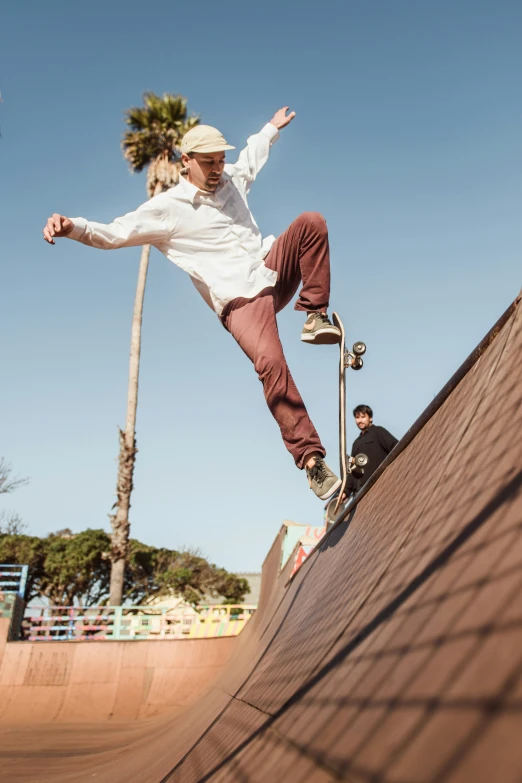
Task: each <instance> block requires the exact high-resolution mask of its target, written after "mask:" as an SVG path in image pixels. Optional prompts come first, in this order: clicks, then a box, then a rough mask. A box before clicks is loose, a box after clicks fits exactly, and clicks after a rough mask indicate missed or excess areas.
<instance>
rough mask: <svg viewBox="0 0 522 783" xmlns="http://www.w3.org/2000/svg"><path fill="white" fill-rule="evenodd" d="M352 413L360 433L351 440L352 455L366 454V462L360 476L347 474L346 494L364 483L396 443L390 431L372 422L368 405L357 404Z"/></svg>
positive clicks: (355, 490) (354, 490)
mask: <svg viewBox="0 0 522 783" xmlns="http://www.w3.org/2000/svg"><path fill="white" fill-rule="evenodd" d="M353 415H354V418H355V423H356V425H357V427H359V429H360V431H361V434H360V435H359V437H358V438H357V439H356V440H354V442H353V446H352V457H355V455H356V454H366V456H367V457H368V464H367V465H366V467H365V468H364V475H363V477H362V478H360V479H355V478H354V477H353V476H348V483H347V485H346V494H347V495H349V494H350V493H354V492H358V491H359V490H360V489H361V487H363V486H364V485H365V484H366V482H367V481H368V479H369V478H370V476H371V475H372V473H375V471H376V470H377V468H378V467H379V465H380V464H381V462H382V461H383V460H384V459H385V458H386V457H387V456H388V454H389V453H390V451H391V450H392V449H393V447H394V446H395V444H396V443H398V440H397V438H394V437H393V435H392V434H391V432H388V430H386V429H385V428H384V427H379V426H378V425H376V424H374V423H373V411H372V409H371V408H370V406H369V405H357V407H356V408H354V410H353Z"/></svg>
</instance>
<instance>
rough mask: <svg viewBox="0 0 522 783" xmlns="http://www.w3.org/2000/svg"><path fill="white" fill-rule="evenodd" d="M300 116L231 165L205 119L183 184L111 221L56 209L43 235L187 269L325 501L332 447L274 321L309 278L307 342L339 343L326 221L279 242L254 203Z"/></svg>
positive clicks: (277, 120)
mask: <svg viewBox="0 0 522 783" xmlns="http://www.w3.org/2000/svg"><path fill="white" fill-rule="evenodd" d="M294 117H295V112H290V113H288V106H285V107H283V108H282V109H279V111H277V112H276V113H275V114H274V116H273V117H272V119H271V120H270V122H269V123H267V124H266V125H265V126H264V127H263V128H262V129H261V131H260V132H259V133H257V134H255V135H254V136H250V138H249V139H248V140H247V145H246V147H245V149H243V150H242V152H241V153H240V155H239V158H238V160H237V162H236V163H233V164H228V163H225V152H226V151H227V150H232V149H234V147H232V146H231V145H230V144H227V142H226V140H225V138H224V136H223V135H222V134H221V133H220V132H219V131H218V130H217V129H216V128H213V127H211V126H209V125H198V126H196V127H195V128H192V130H190V131H188V133H186V134H185V136H184V138H183V140H182V143H181V153H182V156H181V161H182V164H183V167H184V168H183V169H182V171H181V176H180V178H179V182H178V184H177V185H175V186H174V187H172V188H170V189H169V190H166V191H165V192H163V193H160V194H159V195H157V196H155V197H154V198H151V199H150V200H149V201H147V202H146V203H145V204H142V205H141V206H140V207H138V209H137V210H136V211H134V212H130V213H128V214H126V215H123V216H122V217H120V218H117V219H116V220H114V221H113V222H112V223H109V224H102V223H95V222H93V221H89V220H86V219H85V218H72V219H71V218H68V217H65V216H64V215H60V214H57V213H55V214H53V215H52V217H50V218H49V219H48V221H47V224H46V226H45V228H44V229H43V235H44V239H45V240H46V241H47V242H49V243H50V244H51V245H54V240H55V238H57V237H67V238H68V239H74V240H76V241H78V242H82V243H83V244H85V245H90V246H92V247H97V248H101V249H103V250H111V249H115V248H119V247H131V246H137V245H145V244H150V245H153V246H154V247H156V248H157V249H158V250H160V252H162V253H163V254H164V255H165V256H166V257H167V258H168V259H169V260H170V261H173V262H174V263H175V264H176V265H177V266H179V267H180V268H181V269H183V270H184V271H185V272H187V273H188V274H189V275H190V277H191V279H192V282H193V283H194V285H195V286H196V288H197V290H198V291H199V293H200V294H201V295H202V296H203V298H204V299H205V301H206V302H207V304H208V305H209V306H210V307H211V308H212V309H213V310H214V311H215V312H216V314H217V315H218V317H219V319H220V320H221V323H222V324H223V326H224V327H225V329H227V331H229V332H230V334H231V335H232V336H233V337H234V339H235V340H236V341H237V343H238V344H239V345H240V347H241V348H242V349H243V351H244V352H245V353H246V355H247V356H248V357H249V359H250V360H251V361H252V362H253V363H254V367H255V370H256V372H257V374H258V376H259V379H260V381H261V383H262V384H263V389H264V394H265V399H266V401H267V404H268V407H269V409H270V411H271V412H272V415H273V416H274V418H275V420H276V421H277V423H278V424H279V427H280V430H281V435H282V437H283V441H284V443H285V446H286V448H287V449H288V451H289V452H290V453H291V455H292V456H293V458H294V461H295V464H296V465H297V467H298V468H300V469H301V470H302V469H305V471H306V474H307V476H308V481H309V484H310V487H311V488H312V490H313V491H314V492H315V494H316V495H317V496H318V497H319V498H321V499H322V500H326V499H327V498H329V497H330V496H331V495H332V494H333V493H334V492H335V491H336V489H337V488H338V487H339V486H340V483H341V482H340V479H339V478H338V477H337V476H336V475H335V474H334V473H333V472H332V471H331V470H330V468H329V467H328V466H327V464H326V463H325V461H324V457H325V455H326V451H325V449H324V447H323V445H322V443H321V441H320V439H319V435H318V434H317V432H316V430H315V427H314V426H313V424H312V422H311V420H310V418H309V416H308V413H307V411H306V408H305V405H304V402H303V400H302V398H301V395H300V394H299V392H298V390H297V387H296V385H295V383H294V381H293V379H292V376H291V374H290V371H289V369H288V366H287V363H286V359H285V357H284V354H283V348H282V346H281V342H280V340H279V334H278V329H277V321H276V313H278V312H279V311H280V310H282V309H283V307H285V306H286V305H287V304H288V303H289V302H290V301H291V299H292V297H293V296H294V294H295V293H296V291H297V289H298V287H299V284H300V283H302V285H301V290H300V292H299V297H298V299H297V302H296V304H295V309H296V310H300V311H302V312H304V313H306V315H307V318H306V320H305V323H304V325H303V329H302V333H301V340H303V342H306V343H310V344H315V345H322V344H328V343H338V342H339V339H340V332H339V329H338V328H337V327H335V326H333V325H332V324H331V322H330V320H329V318H328V316H327V314H326V313H327V308H328V304H329V298H330V255H329V247H328V231H327V228H326V223H325V220H324V218H323V217H322V216H321V215H320V214H318V213H317V212H305V213H303V214H302V215H300V216H299V217H298V218H297V219H296V220H294V222H293V223H292V224H291V225H290V226H289V228H288V229H287V230H286V231H285V232H284V233H283V234H281V236H280V237H278V239H275V238H274V237H273V236H268V237H265V238H264V239H263V238H262V236H261V232H260V231H259V228H258V227H257V224H256V222H255V220H254V218H253V216H252V214H251V212H250V210H249V207H248V203H247V195H248V193H249V190H250V187H251V185H252V183H253V182H254V180H255V178H256V176H257V174H258V173H259V171H260V170H261V168H262V167H263V166H264V164H265V163H266V161H267V159H268V156H269V151H270V147H271V145H272V144H273V143H274V142H275V141H276V140H277V139H278V138H279V131H280V130H282V128H284V127H286V126H287V125H288V124H289V123H290V122H291V121H292V120H293V118H294Z"/></svg>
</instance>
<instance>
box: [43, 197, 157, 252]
mask: <svg viewBox="0 0 522 783" xmlns="http://www.w3.org/2000/svg"><path fill="white" fill-rule="evenodd" d="M169 233H170V232H169V229H168V227H167V221H166V217H165V213H164V210H163V208H162V207H161V206H159V205H158V203H157V200H156V199H151V200H150V201H147V202H145V204H142V205H141V207H138V209H136V210H135V211H134V212H128V213H127V214H126V215H123V216H122V217H119V218H116V220H114V221H113V222H112V223H108V224H105V223H96V222H94V221H90V220H85V218H72V219H71V218H68V217H65V215H60V214H58V213H54V214H53V215H52V216H51V217H50V218H49V219H48V221H47V223H46V225H45V227H44V229H43V237H44V239H45V241H46V242H49V244H50V245H54V244H55V239H58V238H61V237H65V238H67V239H75V240H76V241H77V242H82V243H83V244H84V245H90V246H91V247H97V248H100V249H102V250H114V249H116V248H118V247H133V246H136V245H153V244H156V243H158V242H161V241H162V240H164V239H165V238H166V237H167V236H168V235H169Z"/></svg>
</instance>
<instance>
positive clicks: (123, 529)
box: [110, 92, 199, 606]
mask: <svg viewBox="0 0 522 783" xmlns="http://www.w3.org/2000/svg"><path fill="white" fill-rule="evenodd" d="M143 103H144V105H143V106H135V107H133V108H131V109H128V110H127V111H126V112H125V122H126V124H127V125H128V128H129V130H127V131H126V133H125V134H124V136H123V140H122V148H123V154H124V157H125V158H126V160H127V162H128V164H129V166H130V168H131V170H132V171H136V172H138V171H143V169H145V168H146V169H147V193H148V196H149V198H150V197H152V196H155V195H157V194H158V193H161V192H162V191H163V190H166V189H167V188H170V187H172V186H173V185H175V184H176V183H177V181H178V178H179V171H180V168H181V154H180V150H179V143H180V141H181V139H182V137H183V136H184V135H185V133H186V132H187V131H188V130H190V129H191V128H193V127H194V126H195V125H197V124H198V122H199V118H198V117H196V116H190V117H189V116H188V115H187V101H186V99H185V98H182V97H181V96H180V95H171V94H169V93H165V94H164V95H163V97H160V96H158V95H155V94H154V93H153V92H146V93H145V94H144V96H143ZM149 256H150V245H145V246H144V247H143V249H142V252H141V260H140V267H139V272H138V283H137V287H136V297H135V300H134V314H133V319H132V331H131V348H130V363H129V385H128V391H127V415H126V422H125V431H122V430H121V429H120V453H119V457H118V480H117V485H116V496H117V499H116V502H115V504H114V506H113V508H116V512H115V513H114V514H112V515H111V517H110V519H111V527H112V546H111V561H112V569H111V587H110V603H111V605H113V606H116V605H119V604H121V602H122V598H123V591H124V582H125V562H126V559H127V554H128V546H129V530H130V525H129V509H130V498H131V493H132V489H133V475H134V463H135V459H136V452H137V449H136V409H137V406H138V382H139V367H140V351H141V325H142V318H143V299H144V295H145V284H146V280H147V270H148V266H149Z"/></svg>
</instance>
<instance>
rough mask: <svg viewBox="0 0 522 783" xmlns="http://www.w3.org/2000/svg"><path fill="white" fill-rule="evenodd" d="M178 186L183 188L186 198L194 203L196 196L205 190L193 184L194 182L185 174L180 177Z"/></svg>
mask: <svg viewBox="0 0 522 783" xmlns="http://www.w3.org/2000/svg"><path fill="white" fill-rule="evenodd" d="M178 186H179V187H180V188H181V190H182V191H183V194H184V195H185V196H186V198H187V199H188V200H189V201H190V203H191V204H193V203H194V199H195V198H196V195H197V194H198V193H202V192H203V191H201V190H200V189H199V188H197V187H196V186H195V185H193V184H192V182H189V181H188V179H187V178H186V177H184V176H183V175H181V176H180V178H179V181H178Z"/></svg>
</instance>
